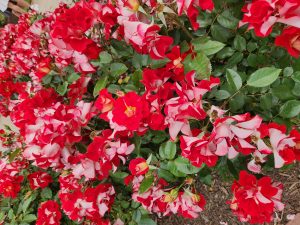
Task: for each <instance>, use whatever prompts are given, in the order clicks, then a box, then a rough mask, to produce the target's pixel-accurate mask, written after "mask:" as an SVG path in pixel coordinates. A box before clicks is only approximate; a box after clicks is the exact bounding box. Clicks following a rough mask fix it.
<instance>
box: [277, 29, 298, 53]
mask: <svg viewBox="0 0 300 225" xmlns="http://www.w3.org/2000/svg"><path fill="white" fill-rule="evenodd" d="M275 45H277V46H281V47H283V48H286V49H287V51H288V52H289V54H290V55H291V56H293V57H296V58H297V57H299V55H300V29H299V28H297V27H288V28H285V29H284V30H283V32H282V33H281V34H280V35H279V36H277V37H276V39H275Z"/></svg>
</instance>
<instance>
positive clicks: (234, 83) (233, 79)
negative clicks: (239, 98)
mask: <svg viewBox="0 0 300 225" xmlns="http://www.w3.org/2000/svg"><path fill="white" fill-rule="evenodd" d="M226 79H227V82H228V84H229V86H230V87H231V88H232V89H233V90H234V91H237V90H239V89H240V88H241V87H242V85H243V81H242V78H241V76H240V75H239V74H238V73H237V72H236V71H234V70H232V69H227V70H226Z"/></svg>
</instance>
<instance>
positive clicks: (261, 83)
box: [247, 67, 281, 87]
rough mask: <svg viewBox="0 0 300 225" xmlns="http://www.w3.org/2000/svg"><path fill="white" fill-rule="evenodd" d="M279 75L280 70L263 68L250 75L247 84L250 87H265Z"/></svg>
mask: <svg viewBox="0 0 300 225" xmlns="http://www.w3.org/2000/svg"><path fill="white" fill-rule="evenodd" d="M280 73H281V69H277V68H274V67H265V68H262V69H259V70H256V71H255V72H254V73H252V74H251V75H250V77H249V79H248V81H247V84H248V85H249V86H252V87H266V86H268V85H270V84H272V83H273V82H274V81H275V80H276V79H277V78H278V76H279V74H280Z"/></svg>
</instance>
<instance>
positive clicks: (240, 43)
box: [233, 35, 247, 52]
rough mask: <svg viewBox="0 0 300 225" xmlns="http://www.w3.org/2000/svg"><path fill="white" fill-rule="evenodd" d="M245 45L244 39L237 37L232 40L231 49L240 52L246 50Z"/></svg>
mask: <svg viewBox="0 0 300 225" xmlns="http://www.w3.org/2000/svg"><path fill="white" fill-rule="evenodd" d="M246 44H247V42H246V39H245V38H244V37H242V36H240V35H237V36H236V37H235V38H234V40H233V47H234V48H235V49H236V50H238V51H240V52H242V51H245V50H246Z"/></svg>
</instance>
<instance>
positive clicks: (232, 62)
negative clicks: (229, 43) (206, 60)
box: [225, 52, 244, 68]
mask: <svg viewBox="0 0 300 225" xmlns="http://www.w3.org/2000/svg"><path fill="white" fill-rule="evenodd" d="M243 57H244V55H243V53H241V52H236V53H234V54H233V55H232V56H231V57H230V58H229V59H228V62H227V64H226V65H225V67H226V68H232V67H234V66H235V65H236V64H238V63H239V62H241V61H242V60H243Z"/></svg>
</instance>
